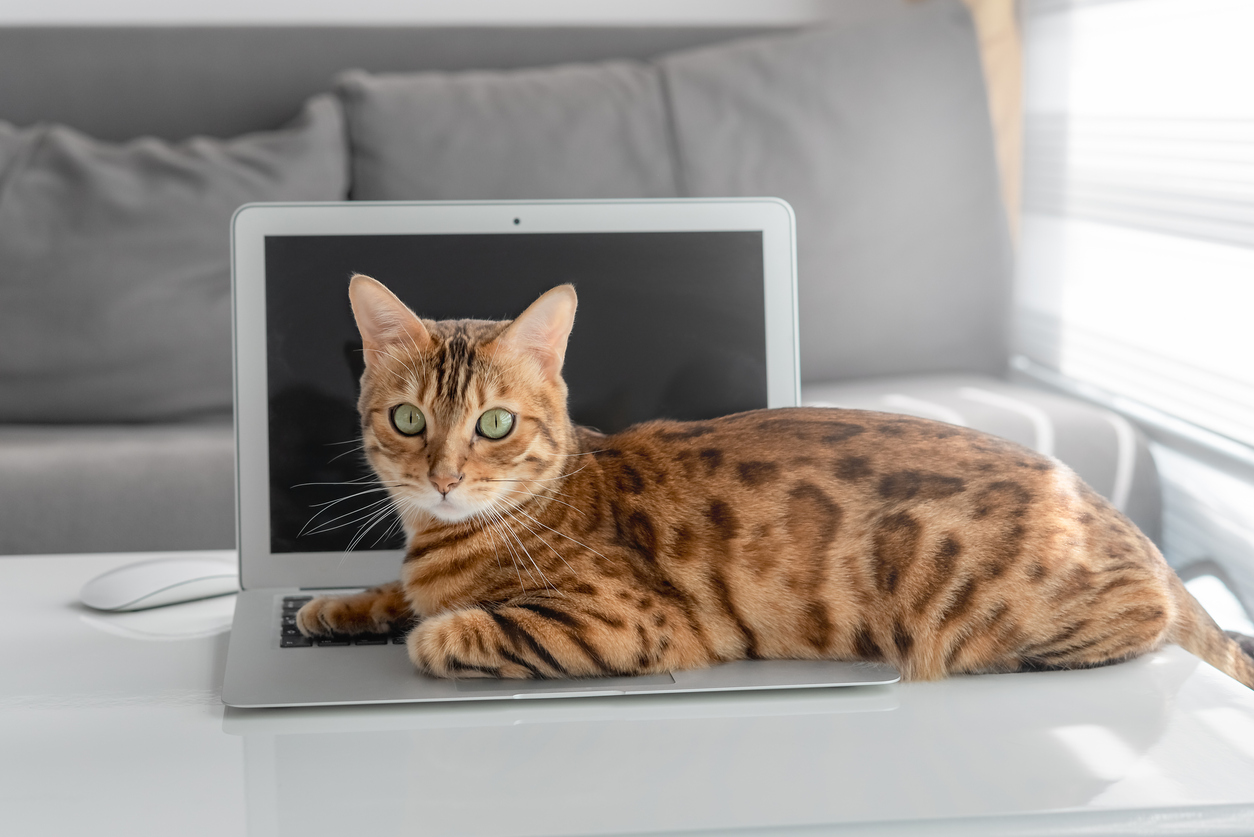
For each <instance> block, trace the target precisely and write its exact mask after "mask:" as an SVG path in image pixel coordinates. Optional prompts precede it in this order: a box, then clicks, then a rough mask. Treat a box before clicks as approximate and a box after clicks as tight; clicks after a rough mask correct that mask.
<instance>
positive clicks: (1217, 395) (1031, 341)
mask: <svg viewBox="0 0 1254 837" xmlns="http://www.w3.org/2000/svg"><path fill="white" fill-rule="evenodd" d="M1022 12H1023V26H1024V111H1025V117H1024V188H1023V219H1022V227H1021V237H1020V247H1019V263H1018V275H1017V285H1016V311H1015V324H1014V345H1015V351H1016V352H1017V354H1018V357H1017V358H1016V364H1017V365H1018V366H1020V368H1023V369H1026V370H1028V371H1031V370H1032V369H1034V368H1038V369H1041V370H1044V371H1047V372H1048V373H1051V374H1057V375H1061V376H1063V377H1065V378H1067V379H1071V380H1074V381H1078V382H1081V383H1083V384H1085V385H1086V386H1090V387H1096V388H1098V389H1099V390H1101V391H1104V392H1107V393H1110V394H1112V395H1115V396H1119V397H1122V398H1125V399H1132V400H1133V401H1136V402H1139V403H1141V404H1144V405H1147V406H1149V407H1151V408H1153V409H1156V410H1159V411H1161V412H1163V413H1166V414H1168V415H1170V416H1174V417H1176V418H1179V419H1183V420H1185V421H1187V422H1191V423H1192V424H1194V425H1196V426H1199V427H1201V428H1204V429H1206V430H1208V431H1211V432H1213V433H1217V434H1220V435H1222V436H1225V437H1227V438H1228V439H1231V440H1235V441H1237V442H1240V443H1243V444H1244V445H1247V446H1254V326H1252V324H1251V315H1252V313H1254V94H1252V93H1251V91H1250V83H1251V79H1254V49H1251V48H1250V44H1251V43H1254V3H1251V2H1248V0H1070V2H1065V0H1027V2H1025V3H1024V4H1023V6H1022Z"/></svg>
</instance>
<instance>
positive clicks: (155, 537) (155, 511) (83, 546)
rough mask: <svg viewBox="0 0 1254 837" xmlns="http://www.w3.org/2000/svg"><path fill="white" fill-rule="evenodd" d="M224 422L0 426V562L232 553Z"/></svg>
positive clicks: (229, 446) (231, 450)
mask: <svg viewBox="0 0 1254 837" xmlns="http://www.w3.org/2000/svg"><path fill="white" fill-rule="evenodd" d="M234 441H235V439H234V434H233V432H232V429H231V421H230V419H229V418H228V419H215V420H206V421H197V422H186V423H170V424H159V425H114V426H97V427H93V426H78V425H57V426H54V425H0V475H3V479H0V554H4V555H11V554H31V553H47V552H132V551H135V552H143V551H152V550H165V549H170V550H177V549H230V548H233V547H234V546H235V492H234V490H233V489H232V484H233V480H234V476H233V475H234V468H235V447H234Z"/></svg>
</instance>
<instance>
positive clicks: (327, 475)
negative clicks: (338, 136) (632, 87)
mask: <svg viewBox="0 0 1254 837" xmlns="http://www.w3.org/2000/svg"><path fill="white" fill-rule="evenodd" d="M354 273H365V274H367V275H369V276H373V277H374V278H376V279H378V280H379V281H381V282H382V283H383V284H384V285H386V286H388V287H389V288H390V289H391V290H392V291H393V293H395V294H396V295H397V296H398V297H400V299H401V300H402V301H404V302H405V303H406V304H407V305H409V307H410V308H412V309H413V310H414V311H415V312H416V313H417V314H418V315H419V316H421V317H423V318H426V319H455V318H457V319H460V318H472V319H486V320H496V319H512V318H513V317H516V316H517V315H518V314H520V313H522V311H523V310H524V309H525V308H526V307H527V306H528V305H530V304H531V303H532V302H533V301H534V300H535V299H536V298H537V297H538V296H539V295H540V294H542V293H543V292H544V291H547V290H548V289H549V288H552V287H554V286H555V285H560V284H562V283H566V282H570V283H572V284H574V286H575V289H576V291H577V292H578V295H579V310H578V313H577V315H576V318H575V328H574V331H573V332H572V334H571V338H570V343H569V346H568V349H567V353H566V365H565V367H564V369H563V376H564V377H565V379H566V383H567V385H568V387H569V390H570V411H571V416H572V418H573V419H574V421H575V422H576V423H578V424H584V425H589V426H592V427H596V428H598V429H600V430H602V431H605V432H607V433H612V432H615V431H618V430H621V429H623V428H625V427H627V426H628V425H631V424H635V423H637V422H641V421H647V420H649V419H653V418H673V419H681V420H691V419H703V418H712V417H714V416H719V415H726V414H728V413H733V412H738V411H741V410H750V409H756V408H762V407H766V406H767V364H766V349H767V343H766V325H765V323H766V316H765V301H764V292H763V244H762V233H761V232H760V231H714V232H615V233H604V232H596V233H535V234H525V233H510V234H499V235H496V234H482V233H477V234H473V235H468V234H422V235H407V234H397V235H277V236H276V235H267V236H266V237H265V276H266V281H265V296H266V335H267V337H266V340H267V343H266V369H267V376H268V377H267V387H268V393H267V395H268V420H269V427H268V438H269V496H270V548H271V551H272V552H275V553H291V552H298V553H310V552H339V553H342V552H344V551H345V550H348V549H354V550H358V551H360V550H371V549H380V550H384V549H387V550H394V549H397V548H400V547H403V545H404V543H403V541H404V539H403V536H402V534H401V532H400V527H399V525H398V524H397V521H396V519H395V518H394V516H393V515H392V514H391V513H390V511H389V510H388V507H387V503H386V502H381V501H383V500H384V499H385V497H384V494H383V493H382V492H378V491H369V489H371V488H374V487H375V486H372V485H371V483H370V470H369V467H368V466H367V465H366V463H365V458H364V456H363V454H362V452H361V449H360V442H359V439H360V428H359V423H358V418H357V409H356V404H357V394H358V380H359V378H360V377H361V372H362V368H363V361H362V347H361V338H360V336H359V335H358V333H357V328H356V326H355V324H354V322H353V317H352V311H351V309H350V307H349V302H348V280H349V277H350V276H352V274H354Z"/></svg>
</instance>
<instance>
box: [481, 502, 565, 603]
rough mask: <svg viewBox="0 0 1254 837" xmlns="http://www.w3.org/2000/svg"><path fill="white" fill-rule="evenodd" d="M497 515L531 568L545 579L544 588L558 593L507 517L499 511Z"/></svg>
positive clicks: (533, 578) (529, 572) (529, 573)
mask: <svg viewBox="0 0 1254 837" xmlns="http://www.w3.org/2000/svg"><path fill="white" fill-rule="evenodd" d="M494 511H495V509H494ZM496 514H497V519H498V520H500V521H501V524H502V525H503V526H504V527H505V531H507V532H508V533H509V534H510V535H511V536H512V537H513V538H514V540H515V541H516V542H517V543H518V547H519V549H521V550H522V551H523V554H524V555H526V556H527V560H528V561H530V562H531V566H532V567H534V568H535V571H536V572H537V573H539V575H540V578H542V579H544V586H545V587H548V588H549V589H550V590H554V591H556V590H557V588H556V587H554V586H553V583H552V582H550V581H549V579H548V576H546V575H545V574H544V570H542V569H540V565H539V564H537V563H536V559H535V558H533V557H532V555H531V552H530V550H528V549H527V545H526V544H524V543H523V542H522V538H520V537H518V533H517V532H515V531H514V529H513V527H512V526H510V525H509V522H508V519H507V518H506V516H505V515H502V514H501V513H500V512H499V511H497V512H496ZM516 522H519V523H521V521H516ZM526 567H527V565H526V564H523V568H524V569H526ZM527 574H528V575H531V571H530V570H528V571H527ZM534 580H535V576H532V581H534Z"/></svg>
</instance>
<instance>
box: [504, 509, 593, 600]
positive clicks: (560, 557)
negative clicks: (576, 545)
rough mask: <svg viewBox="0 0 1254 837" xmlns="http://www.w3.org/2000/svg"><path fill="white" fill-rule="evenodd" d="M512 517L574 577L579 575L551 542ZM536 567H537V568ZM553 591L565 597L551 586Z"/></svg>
mask: <svg viewBox="0 0 1254 837" xmlns="http://www.w3.org/2000/svg"><path fill="white" fill-rule="evenodd" d="M512 519H513V520H514V522H515V523H517V524H518V525H519V526H522V527H523V528H524V529H526V530H527V531H528V532H530V533H531V534H532V535H534V536H535V537H536V539H537V540H538V541H540V543H542V544H544V545H545V546H547V547H548V548H549V552H552V553H553V554H554V555H556V556H557V559H558V560H559V561H561V562H562V563H563V564H565V565H566V569H568V570H570V571H571V572H572V573H574V575H575V577H576V578H578V577H579V573H576V572H575V568H574V567H572V566H571V565H570V562H568V561H567V560H566V559H565V558H564V557H562V553H560V552H558V551H557V550H556V549H554V548H553V544H551V543H549V542H548V541H547V540H545V539H544V538H543V537H542V536H541V535H540V533H539V532H537V531H536V530H535V529H532V528H531V527H530V526H528V525H527V524H526V523H524V522H523V521H521V520H519V519H518V518H516V517H514V518H512ZM537 569H538V568H537ZM553 591H554V592H555V593H557V594H558V595H559V596H562V597H563V598H565V596H566V594H565V593H563V592H562V591H561V590H559V589H557V588H556V587H555V588H553Z"/></svg>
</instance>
